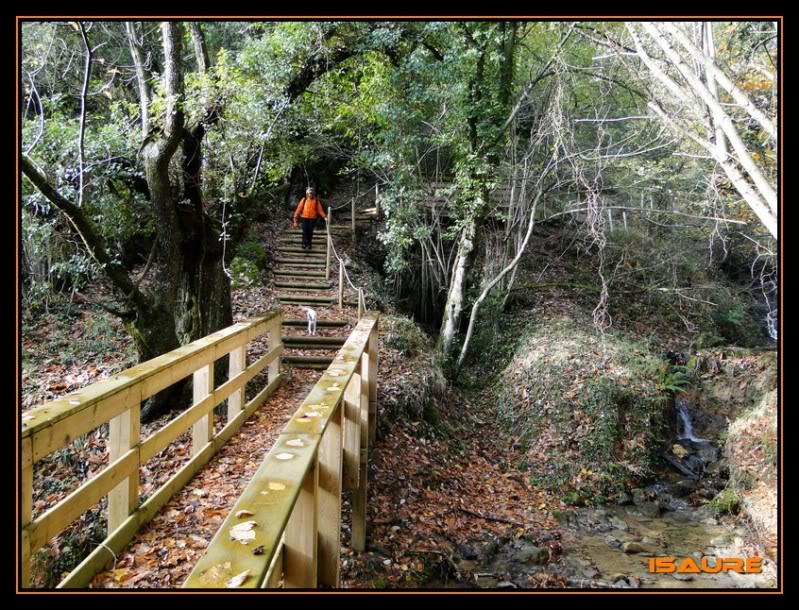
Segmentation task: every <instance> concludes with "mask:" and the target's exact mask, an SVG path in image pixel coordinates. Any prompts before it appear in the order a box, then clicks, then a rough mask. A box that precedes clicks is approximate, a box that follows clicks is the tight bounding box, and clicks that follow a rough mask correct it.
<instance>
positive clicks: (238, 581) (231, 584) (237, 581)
mask: <svg viewBox="0 0 799 610" xmlns="http://www.w3.org/2000/svg"><path fill="white" fill-rule="evenodd" d="M249 575H250V571H249V570H244V571H243V572H242V573H241V574H236V575H235V576H234V577H233V578H231V579H230V580H229V581H227V582H226V583H225V588H226V589H235V588H236V587H240V586H241V585H242V584H244V581H245V580H247V577H248V576H249Z"/></svg>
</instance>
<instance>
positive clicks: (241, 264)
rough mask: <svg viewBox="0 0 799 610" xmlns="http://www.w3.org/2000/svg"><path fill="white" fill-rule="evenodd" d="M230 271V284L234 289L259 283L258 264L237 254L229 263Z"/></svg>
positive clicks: (258, 284)
mask: <svg viewBox="0 0 799 610" xmlns="http://www.w3.org/2000/svg"><path fill="white" fill-rule="evenodd" d="M230 273H231V275H232V276H233V277H232V279H231V285H232V287H233V288H234V289H238V288H248V287H250V286H260V285H261V274H260V272H259V271H258V266H257V265H256V264H255V263H254V262H252V261H251V260H248V259H246V258H241V257H239V256H237V257H236V258H234V259H233V262H232V263H231V264H230Z"/></svg>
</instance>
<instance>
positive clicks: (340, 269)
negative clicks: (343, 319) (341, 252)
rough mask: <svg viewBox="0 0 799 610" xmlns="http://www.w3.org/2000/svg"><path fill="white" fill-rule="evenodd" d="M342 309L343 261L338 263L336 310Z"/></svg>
mask: <svg viewBox="0 0 799 610" xmlns="http://www.w3.org/2000/svg"><path fill="white" fill-rule="evenodd" d="M343 307H344V261H342V260H341V259H339V261H338V308H339V309H342V308H343Z"/></svg>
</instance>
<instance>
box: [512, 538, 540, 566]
mask: <svg viewBox="0 0 799 610" xmlns="http://www.w3.org/2000/svg"><path fill="white" fill-rule="evenodd" d="M511 559H513V560H514V561H517V562H519V563H529V564H533V565H542V564H545V563H546V562H547V561H548V560H549V550H547V549H546V548H544V547H540V546H535V545H534V544H530V543H524V544H522V545H521V548H519V549H517V550H516V551H514V552H513V554H512V555H511Z"/></svg>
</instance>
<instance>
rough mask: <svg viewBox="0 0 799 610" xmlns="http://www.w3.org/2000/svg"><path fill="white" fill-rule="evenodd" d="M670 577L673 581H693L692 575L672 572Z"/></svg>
mask: <svg viewBox="0 0 799 610" xmlns="http://www.w3.org/2000/svg"><path fill="white" fill-rule="evenodd" d="M671 577H672V578H674V579H675V580H683V581H686V582H687V581H689V580H693V579H694V575H693V574H678V573H677V572H673V573H672V574H671Z"/></svg>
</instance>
